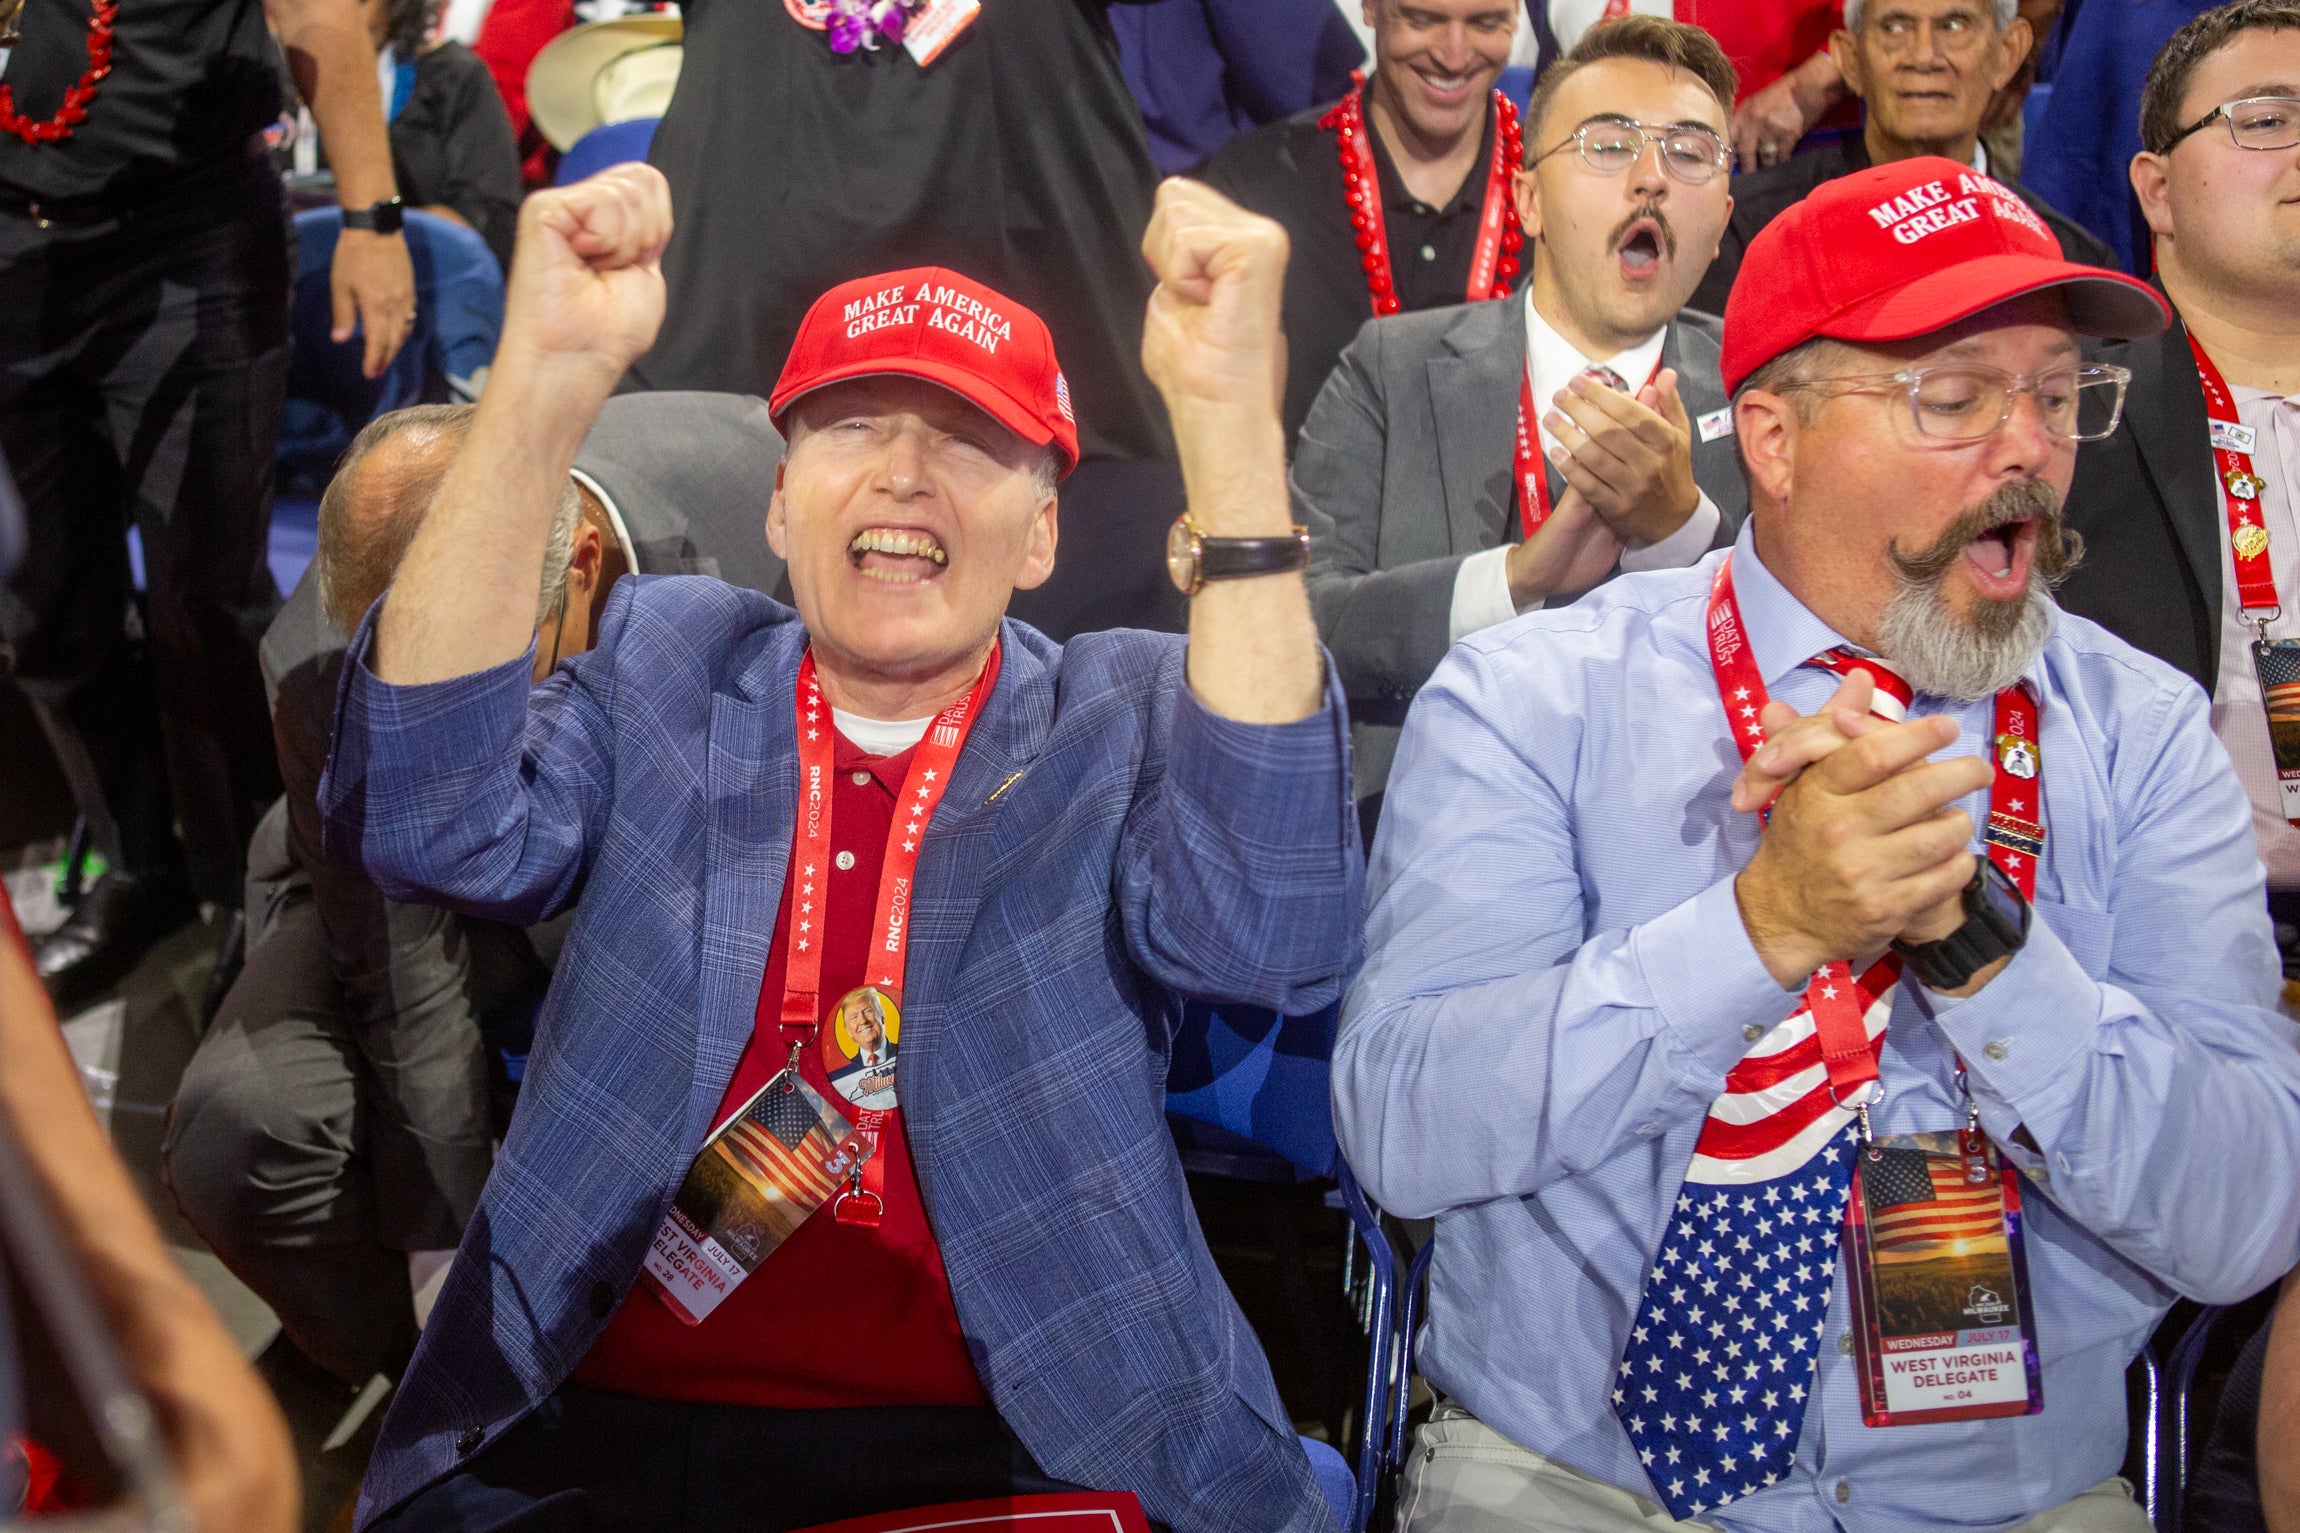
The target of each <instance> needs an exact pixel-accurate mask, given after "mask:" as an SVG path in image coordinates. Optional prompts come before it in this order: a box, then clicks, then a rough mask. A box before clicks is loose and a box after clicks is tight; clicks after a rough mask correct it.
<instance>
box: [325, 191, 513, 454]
mask: <svg viewBox="0 0 2300 1533" xmlns="http://www.w3.org/2000/svg"><path fill="white" fill-rule="evenodd" d="M295 230H296V280H295V300H294V307H293V309H292V310H291V317H290V320H289V334H290V336H291V337H292V338H293V341H294V351H293V356H292V358H291V360H290V362H289V365H288V386H287V397H288V401H289V411H288V418H287V421H286V423H285V425H284V427H283V430H282V432H281V443H280V456H281V459H282V461H283V462H287V463H290V464H293V465H299V466H306V467H312V468H314V469H315V470H316V471H317V472H319V473H320V474H321V475H322V476H323V477H324V475H325V473H326V472H327V470H328V468H330V467H332V464H333V462H334V458H335V456H336V455H337V454H339V453H341V451H342V450H343V447H344V446H345V445H346V444H347V443H348V442H349V441H350V440H351V437H352V436H353V435H354V434H355V433H357V432H358V430H359V428H360V427H362V426H364V425H366V424H367V423H368V421H370V420H372V419H374V418H375V417H376V416H377V415H380V414H382V413H383V412H384V411H386V410H396V409H399V408H401V407H402V406H404V405H411V404H418V403H422V402H424V401H427V400H428V401H444V400H448V399H453V398H456V397H458V395H459V394H461V395H468V393H469V392H470V387H469V386H470V385H471V383H472V380H473V379H475V378H476V377H477V376H478V375H479V374H480V373H481V371H482V370H483V369H485V368H486V367H487V365H488V364H489V363H490V362H491V361H492V360H493V359H494V356H495V343H496V341H497V339H498V338H499V337H500V336H501V335H502V332H503V269H502V268H501V267H500V266H498V265H497V264H496V261H495V255H494V252H492V251H490V250H489V249H488V248H487V242H486V241H485V240H483V239H481V238H480V237H479V235H478V234H477V233H476V232H475V231H473V230H470V229H466V228H465V227H464V226H463V225H461V224H459V223H456V222H454V221H453V220H452V219H446V218H438V217H434V216H433V215H431V214H429V213H409V214H408V215H407V221H406V225H405V230H404V232H405V234H406V237H407V253H408V258H409V261H410V262H411V264H412V265H413V266H414V268H415V328H414V329H413V330H412V331H411V332H409V334H408V338H407V341H406V343H405V344H404V345H402V346H401V347H400V350H399V355H398V356H396V357H394V358H393V359H392V363H391V366H389V367H388V368H386V369H384V373H383V376H382V377H380V378H368V377H364V376H362V374H361V372H360V364H361V361H362V358H363V355H364V352H365V342H364V339H363V337H362V336H361V335H360V334H358V333H355V334H354V335H353V337H352V339H350V340H348V341H345V342H342V343H340V344H339V343H337V342H336V341H335V340H334V338H333V337H332V335H331V334H330V332H331V330H332V329H333V327H334V323H335V306H334V299H333V297H332V295H331V293H330V290H329V282H328V279H329V270H330V268H331V266H332V265H333V263H334V260H335V246H336V239H337V236H339V235H340V234H341V233H342V232H343V213H342V210H341V209H338V208H311V209H307V210H306V211H304V212H301V213H298V214H297V215H296V217H295Z"/></svg>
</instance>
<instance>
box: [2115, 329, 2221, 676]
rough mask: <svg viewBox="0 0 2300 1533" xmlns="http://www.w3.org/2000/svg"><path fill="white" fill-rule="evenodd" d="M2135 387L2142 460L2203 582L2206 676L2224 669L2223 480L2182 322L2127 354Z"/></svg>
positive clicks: (2131, 403) (2135, 431)
mask: <svg viewBox="0 0 2300 1533" xmlns="http://www.w3.org/2000/svg"><path fill="white" fill-rule="evenodd" d="M2125 356H2126V362H2127V365H2128V366H2130V367H2131V369H2132V389H2131V392H2130V395H2129V397H2128V398H2127V399H2126V401H2125V419H2126V421H2127V423H2128V424H2129V425H2130V427H2131V429H2132V439H2133V442H2134V443H2135V445H2137V446H2138V447H2139V449H2140V460H2141V463H2142V465H2143V466H2144V467H2146V468H2147V470H2148V475H2149V477H2150V478H2151V479H2153V480H2154V481H2155V482H2156V493H2157V498H2158V499H2159V500H2160V501H2162V502H2163V505H2164V514H2165V516H2166V517H2167V518H2169V519H2170V520H2171V522H2172V530H2173V535H2174V537H2175V540H2176V541H2177V542H2178V544H2179V546H2180V551H2181V553H2182V554H2183V555H2184V556H2185V557H2186V558H2187V560H2188V565H2189V569H2190V571H2191V573H2193V574H2194V575H2195V577H2196V589H2197V590H2198V591H2199V592H2201V593H2202V594H2203V597H2204V610H2205V612H2206V613H2207V614H2208V619H2207V621H2206V623H2205V624H2204V628H2205V631H2206V633H2207V634H2208V635H2209V638H2208V640H2207V642H2208V643H2209V645H2210V653H2209V654H2207V655H2206V656H2205V668H2204V669H2205V674H2206V675H2208V676H2209V675H2212V674H2214V673H2215V672H2216V671H2217V670H2218V668H2219V665H2220V599H2221V598H2220V528H2219V523H2218V521H2217V518H2218V517H2219V516H2220V514H2221V503H2220V481H2219V479H2218V478H2217V476H2216V475H2215V474H2214V472H2213V462H2212V441H2211V428H2210V426H2209V425H2208V424H2207V423H2206V417H2205V413H2204V385H2203V383H2202V382H2200V381H2199V380H2198V378H2197V376H2196V359H2195V358H2194V357H2192V356H2191V355H2190V354H2189V350H2188V331H2187V329H2186V328H2185V327H2184V326H2182V324H2181V323H2180V320H2179V317H2178V316H2177V315H2175V316H2174V318H2173V321H2172V325H2171V327H2170V328H2169V329H2167V330H2166V331H2165V332H2164V333H2163V334H2162V335H2158V336H2151V337H2149V338H2148V339H2146V340H2141V341H2135V342H2133V343H2132V346H2131V348H2130V349H2129V350H2128V351H2127V352H2126V354H2125Z"/></svg>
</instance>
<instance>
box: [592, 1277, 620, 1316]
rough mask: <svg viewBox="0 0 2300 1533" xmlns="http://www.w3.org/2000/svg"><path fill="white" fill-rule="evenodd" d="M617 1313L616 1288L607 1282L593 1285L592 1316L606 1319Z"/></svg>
mask: <svg viewBox="0 0 2300 1533" xmlns="http://www.w3.org/2000/svg"><path fill="white" fill-rule="evenodd" d="M613 1313H615V1290H614V1289H613V1288H612V1287H611V1286H609V1285H608V1284H606V1283H593V1284H592V1285H591V1318H592V1319H594V1320H604V1319H606V1318H607V1317H608V1316H609V1315H612V1314H613Z"/></svg>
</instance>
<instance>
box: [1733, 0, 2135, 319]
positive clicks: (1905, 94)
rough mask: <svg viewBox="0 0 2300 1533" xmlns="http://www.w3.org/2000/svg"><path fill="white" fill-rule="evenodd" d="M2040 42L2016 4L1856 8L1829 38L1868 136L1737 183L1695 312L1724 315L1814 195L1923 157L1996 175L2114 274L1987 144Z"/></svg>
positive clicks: (2056, 231) (1850, 6)
mask: <svg viewBox="0 0 2300 1533" xmlns="http://www.w3.org/2000/svg"><path fill="white" fill-rule="evenodd" d="M2032 41H2033V39H2032V38H2031V36H2030V33H2029V24H2028V22H2027V21H2026V20H2025V19H2024V18H2023V17H2022V16H2021V15H2020V14H2019V10H2018V7H2017V5H2016V4H2015V0H1846V5H1845V25H1844V27H1843V28H1841V29H1840V30H1839V31H1838V32H1837V33H1836V34H1835V35H1834V36H1832V37H1831V38H1830V39H1829V51H1830V54H1831V56H1832V57H1833V58H1834V59H1835V60H1836V67H1837V68H1838V70H1839V71H1841V72H1842V74H1843V75H1844V78H1845V81H1846V83H1847V85H1849V86H1850V87H1851V89H1852V92H1853V94H1854V95H1855V96H1858V97H1859V98H1860V99H1861V100H1862V101H1863V102H1864V103H1865V104H1866V105H1867V107H1868V112H1867V116H1866V119H1865V120H1864V122H1863V124H1862V126H1861V129H1860V131H1858V132H1848V133H1846V134H1844V135H1843V136H1842V137H1840V138H1838V139H1836V140H1835V141H1834V142H1832V143H1828V144H1823V145H1821V146H1820V147H1818V148H1815V149H1811V150H1808V151H1806V152H1805V153H1803V154H1800V155H1797V156H1794V157H1793V158H1790V159H1787V160H1784V161H1781V162H1780V163H1778V164H1772V165H1768V166H1766V167H1764V168H1762V169H1759V170H1754V171H1751V172H1750V173H1748V174H1747V175H1744V176H1741V177H1740V178H1738V179H1737V180H1735V181H1734V183H1733V221H1732V222H1731V223H1730V224H1728V225H1727V226H1726V229H1725V239H1724V242H1723V244H1722V245H1720V246H1719V248H1718V252H1717V261H1716V264H1715V265H1713V266H1711V267H1710V268H1709V274H1708V275H1707V276H1705V277H1703V278H1702V279H1701V285H1700V287H1698V288H1696V289H1695V290H1694V292H1693V307H1695V308H1697V309H1704V310H1707V311H1708V312H1709V313H1711V314H1722V313H1724V312H1725V299H1726V295H1727V294H1729V293H1731V292H1732V291H1733V279H1734V277H1735V275H1736V274H1738V273H1739V271H1740V270H1741V258H1742V255H1743V253H1744V252H1745V251H1747V250H1748V248H1749V242H1750V241H1751V240H1753V239H1755V238H1756V237H1757V231H1758V230H1760V229H1762V228H1764V227H1765V226H1766V225H1767V224H1769V223H1771V222H1772V221H1773V220H1774V219H1776V218H1778V217H1779V216H1780V215H1781V211H1782V210H1783V209H1784V208H1787V207H1788V206H1790V205H1791V204H1792V203H1794V202H1796V201H1797V200H1798V199H1799V198H1801V197H1803V196H1804V195H1805V194H1806V193H1808V192H1810V191H1812V189H1813V188H1814V187H1816V186H1819V185H1820V184H1821V183H1822V182H1824V181H1831V180H1834V179H1835V178H1837V177H1838V176H1846V175H1851V174H1852V173H1853V172H1854V171H1856V170H1864V169H1866V168H1868V167H1869V166H1871V165H1889V164H1891V163H1893V162H1894V161H1895V160H1905V159H1909V158H1911V157H1913V156H1915V155H1920V154H1931V155H1940V156H1942V157H1943V158H1945V159H1951V160H1955V161H1956V162H1957V163H1958V164H1960V165H1970V166H1972V167H1973V168H1974V169H1975V170H1978V171H1981V172H1983V173H1984V174H1991V175H1994V176H1995V177H1996V179H1997V180H1998V181H2000V182H2002V183H2003V184H2004V185H2006V186H2007V187H2008V188H2010V189H2011V190H2012V191H2013V192H2014V193H2016V194H2017V195H2018V196H2019V197H2020V198H2021V200H2023V201H2024V202H2026V203H2027V204H2028V205H2029V206H2030V207H2031V208H2033V209H2034V210H2035V211H2036V214H2037V216H2038V217H2039V218H2042V219H2043V220H2044V221H2045V225H2046V227H2048V228H2049V229H2051V230H2052V232H2053V235H2054V237H2055V238H2057V239H2058V240H2059V241H2060V248H2061V253H2062V254H2064V255H2066V256H2067V257H2068V258H2069V259H2070V260H2072V261H2080V262H2083V263H2084V264H2085V265H2088V266H2111V265H2114V264H2115V261H2114V259H2113V258H2112V257H2111V256H2110V254H2109V249H2108V247H2107V246H2106V245H2104V244H2102V243H2101V242H2100V241H2099V240H2098V239H2095V238H2094V237H2093V235H2092V234H2091V233H2090V232H2089V231H2088V230H2086V229H2085V228H2084V227H2083V226H2082V225H2080V224H2078V223H2076V222H2075V221H2074V220H2073V219H2068V218H2064V217H2062V216H2061V215H2060V213H2058V212H2057V211H2055V210H2054V209H2053V208H2051V207H2049V206H2048V205H2047V204H2046V203H2045V200H2044V199H2043V198H2042V197H2039V196H2038V195H2037V194H2036V193H2034V192H2032V191H2029V190H2027V189H2026V188H2024V187H2022V186H2021V185H2020V184H2019V181H2018V180H2017V179H2016V177H2015V176H2014V174H2013V173H2012V172H2011V171H2010V170H2005V169H2001V168H1992V167H1991V165H1990V164H1989V156H1988V151H1987V150H1986V149H1985V148H1984V147H1983V146H1982V144H1981V139H1980V135H1981V128H1982V126H1983V124H1984V123H1985V121H1986V119H1987V115H1988V112H1989V108H1990V104H1991V103H1992V102H1993V101H1995V100H1996V98H1997V94H1998V92H1999V91H2000V90H2002V89H2003V88H2004V87H2005V86H2006V85H2007V84H2008V83H2009V82H2010V81H2011V80H2012V79H2013V78H2014V76H2015V75H2017V74H2018V73H2019V72H2020V71H2021V69H2022V68H2023V67H2024V65H2025V63H2026V61H2027V59H2028V57H2029V55H2030V52H2031V43H2032ZM2072 84H2076V85H2077V88H2079V89H2081V88H2082V86H2081V82H2072Z"/></svg>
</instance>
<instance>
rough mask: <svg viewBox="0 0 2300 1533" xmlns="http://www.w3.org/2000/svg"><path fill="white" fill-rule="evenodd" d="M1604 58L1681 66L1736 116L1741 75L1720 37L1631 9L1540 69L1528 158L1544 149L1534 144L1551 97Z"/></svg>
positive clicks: (1531, 105)
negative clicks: (1736, 89) (1735, 95)
mask: <svg viewBox="0 0 2300 1533" xmlns="http://www.w3.org/2000/svg"><path fill="white" fill-rule="evenodd" d="M1605 59H1647V60H1650V61H1651V62H1653V63H1656V64H1666V65H1668V66H1669V67H1670V68H1671V69H1682V70H1684V71H1685V72H1686V73H1687V74H1689V75H1691V76H1693V77H1694V78H1695V79H1697V80H1699V81H1700V82H1701V83H1702V84H1703V85H1706V86H1708V87H1709V94H1710V95H1712V96H1715V97H1716V98H1717V104H1718V105H1719V106H1721V107H1723V108H1724V109H1725V116H1726V119H1727V120H1728V121H1730V120H1731V118H1732V116H1733V91H1734V87H1735V86H1736V84H1737V83H1738V77H1737V76H1736V75H1735V74H1734V73H1733V61H1732V60H1731V59H1728V58H1727V57H1725V50H1724V49H1722V48H1720V47H1718V46H1717V39H1716V38H1714V37H1711V36H1710V35H1709V34H1708V33H1707V32H1704V31H1702V30H1701V29H1700V28H1699V27H1696V26H1689V25H1687V24H1686V23H1685V22H1682V21H1672V20H1670V19H1669V18H1668V17H1666V16H1648V15H1646V14H1644V13H1643V12H1632V13H1630V14H1629V15H1627V16H1623V17H1621V18H1619V19H1618V20H1615V21H1601V22H1599V23H1598V24H1597V25H1596V26H1593V27H1591V28H1590V29H1589V30H1588V31H1586V32H1584V33H1582V34H1581V41H1580V42H1577V43H1575V44H1574V45H1573V47H1572V49H1571V50H1570V51H1569V52H1567V53H1566V55H1565V56H1564V57H1563V58H1560V59H1559V60H1558V61H1557V62H1556V63H1554V64H1552V65H1550V66H1549V67H1548V68H1547V69H1545V70H1543V71H1542V72H1541V79H1540V81H1539V82H1538V83H1537V84H1535V86H1534V87H1533V99H1532V100H1530V101H1528V102H1527V103H1526V107H1525V153H1526V158H1527V161H1528V162H1529V163H1530V162H1531V160H1532V158H1533V156H1534V155H1536V154H1539V153H1540V152H1541V151H1540V149H1538V148H1536V147H1535V141H1536V140H1537V139H1539V138H1540V137H1541V119H1542V115H1543V114H1544V113H1546V112H1547V111H1548V110H1549V103H1550V99H1551V98H1552V97H1554V96H1555V95H1556V94H1557V92H1558V89H1559V87H1561V86H1563V85H1564V84H1565V82H1566V81H1567V80H1568V79H1570V78H1571V77H1572V76H1573V75H1574V74H1575V72H1577V71H1578V70H1580V69H1582V68H1583V67H1584V66H1586V65H1590V64H1595V63H1598V62H1600V61H1602V60H1605Z"/></svg>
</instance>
